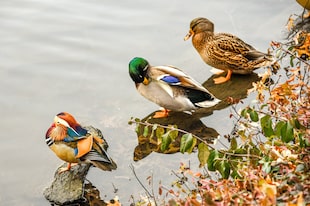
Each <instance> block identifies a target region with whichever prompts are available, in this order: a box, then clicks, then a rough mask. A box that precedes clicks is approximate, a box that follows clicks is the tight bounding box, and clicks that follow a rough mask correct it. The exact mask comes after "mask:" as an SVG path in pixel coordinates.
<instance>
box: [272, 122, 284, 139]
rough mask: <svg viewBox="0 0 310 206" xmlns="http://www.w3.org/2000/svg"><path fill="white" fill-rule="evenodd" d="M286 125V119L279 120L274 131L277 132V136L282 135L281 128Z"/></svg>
mask: <svg viewBox="0 0 310 206" xmlns="http://www.w3.org/2000/svg"><path fill="white" fill-rule="evenodd" d="M284 125H285V122H284V121H279V122H277V124H276V126H275V127H274V132H275V135H276V136H277V137H281V129H282V127H283V126H284Z"/></svg>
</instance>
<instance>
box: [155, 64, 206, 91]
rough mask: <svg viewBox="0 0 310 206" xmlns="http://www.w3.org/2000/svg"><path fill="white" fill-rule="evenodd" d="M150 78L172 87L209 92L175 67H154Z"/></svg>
mask: <svg viewBox="0 0 310 206" xmlns="http://www.w3.org/2000/svg"><path fill="white" fill-rule="evenodd" d="M150 76H151V77H152V78H153V79H156V80H157V81H160V82H162V83H165V84H167V85H170V86H179V87H184V88H190V89H193V90H200V91H203V92H208V91H207V89H206V88H204V87H203V86H202V85H201V84H199V83H198V82H197V81H196V80H194V79H193V78H192V77H190V76H189V75H187V74H185V73H184V72H183V71H182V70H180V69H178V68H176V67H174V66H156V67H152V69H151V71H150Z"/></svg>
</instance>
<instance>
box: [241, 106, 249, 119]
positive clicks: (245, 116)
mask: <svg viewBox="0 0 310 206" xmlns="http://www.w3.org/2000/svg"><path fill="white" fill-rule="evenodd" d="M247 113H248V108H245V109H243V110H242V111H241V116H242V117H243V118H247Z"/></svg>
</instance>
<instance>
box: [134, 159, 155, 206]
mask: <svg viewBox="0 0 310 206" xmlns="http://www.w3.org/2000/svg"><path fill="white" fill-rule="evenodd" d="M129 167H130V169H131V171H132V173H133V175H134V176H135V178H136V179H137V181H138V182H139V184H140V185H141V186H142V187H143V189H144V190H145V192H146V193H147V195H148V197H150V198H152V199H153V200H154V203H155V205H156V206H157V203H156V201H155V198H154V196H153V195H152V194H151V193H150V192H149V191H148V189H147V188H146V187H145V186H144V185H143V183H142V182H141V180H140V179H139V178H138V175H137V173H136V171H135V168H134V166H133V164H130V165H129Z"/></svg>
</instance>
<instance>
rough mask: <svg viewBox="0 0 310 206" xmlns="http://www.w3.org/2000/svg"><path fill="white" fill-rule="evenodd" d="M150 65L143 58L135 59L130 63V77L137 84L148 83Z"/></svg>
mask: <svg viewBox="0 0 310 206" xmlns="http://www.w3.org/2000/svg"><path fill="white" fill-rule="evenodd" d="M149 66H150V65H149V63H148V61H146V60H145V59H143V58H141V57H135V58H133V59H132V60H131V61H130V62H129V75H130V77H131V79H132V80H133V81H134V82H135V83H142V82H144V81H146V74H147V70H148V68H149Z"/></svg>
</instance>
